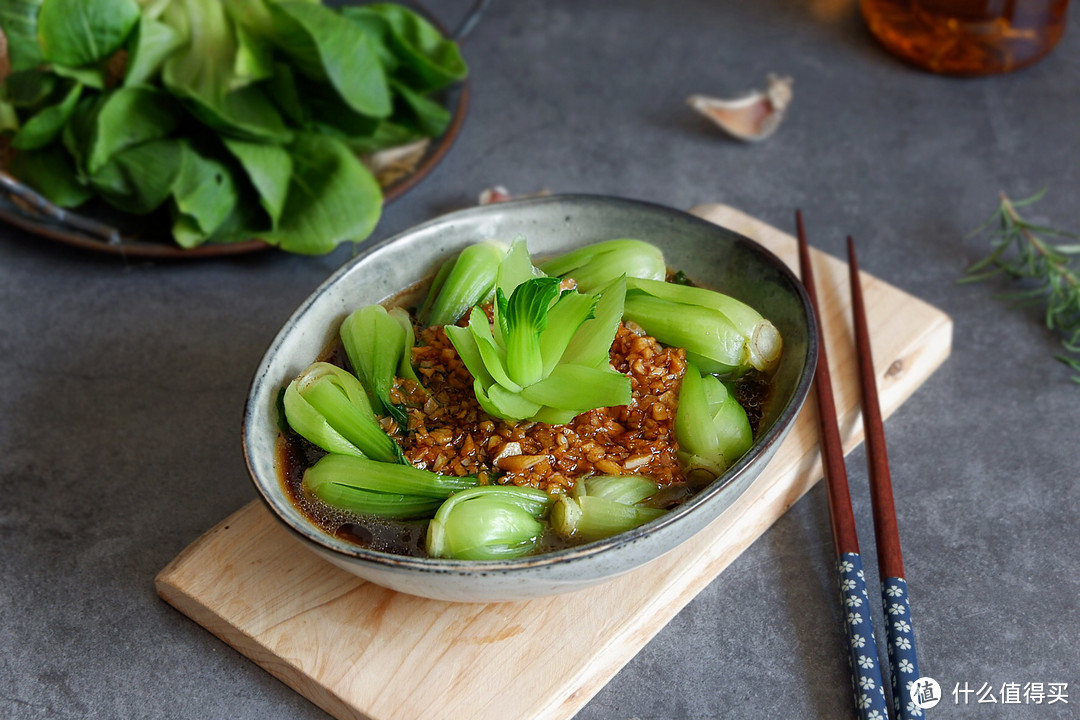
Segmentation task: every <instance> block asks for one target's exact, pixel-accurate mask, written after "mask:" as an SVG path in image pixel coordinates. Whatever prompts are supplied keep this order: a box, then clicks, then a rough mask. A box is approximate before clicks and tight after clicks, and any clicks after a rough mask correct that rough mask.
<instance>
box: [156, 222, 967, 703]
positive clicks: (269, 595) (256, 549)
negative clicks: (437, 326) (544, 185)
mask: <svg viewBox="0 0 1080 720" xmlns="http://www.w3.org/2000/svg"><path fill="white" fill-rule="evenodd" d="M692 212H694V213H696V214H698V215H700V216H701V217H704V218H706V219H708V220H711V221H713V222H717V223H718V224H721V225H724V226H727V227H729V228H731V229H733V230H735V231H737V232H740V233H742V234H744V235H747V236H749V237H751V238H754V239H755V240H757V241H758V242H760V243H761V244H763V245H764V246H766V247H767V248H769V249H770V250H772V251H773V252H774V253H776V254H777V255H779V256H780V257H781V258H783V259H784V260H785V262H787V263H788V264H789V265H791V266H792V267H797V266H798V260H797V254H796V245H795V240H794V238H792V237H791V236H790V235H787V234H785V233H782V232H780V231H778V230H776V229H775V228H772V227H769V226H768V225H765V224H763V223H761V222H759V221H757V220H755V219H754V218H752V217H750V216H748V215H745V214H743V213H740V212H738V211H736V210H733V209H731V208H728V207H725V206H722V205H707V206H700V207H697V208H694V209H693V211H692ZM814 268H815V275H816V278H817V282H818V292H819V300H820V302H821V307H822V314H823V316H824V317H823V323H824V327H825V329H826V342H827V343H828V347H829V351H830V368H831V370H832V375H833V378H834V384H835V391H836V404H837V408H838V412H839V416H840V432H841V436H842V438H843V441H844V447H845V450H846V451H850V450H851V449H852V448H853V447H855V446H856V445H857V444H858V443H859V442H861V441H862V428H861V424H860V422H859V409H858V397H859V389H858V380H857V378H858V375H857V366H856V364H855V363H856V361H855V356H854V350H853V343H852V327H851V319H850V317H851V313H850V307H849V302H848V297H849V295H848V288H847V282H848V281H847V271H846V266H845V264H844V263H843V262H841V261H840V260H838V259H836V258H832V257H829V256H826V255H823V254H821V253H815V254H814ZM863 294H864V297H865V301H866V306H867V311H868V315H869V319H870V324H871V327H872V328H873V331H874V354H875V357H876V358H877V364H876V374H877V377H878V385H879V390H880V394H881V408H882V413H883V414H884V415H885V416H886V417H887V416H888V415H889V414H891V413H892V411H893V410H895V409H896V408H897V407H899V406H900V404H901V403H902V402H903V401H904V400H905V399H906V398H907V397H908V396H909V395H910V394H911V393H912V392H914V391H915V389H916V388H917V387H918V386H919V385H920V384H921V383H922V382H923V381H924V380H925V379H926V378H927V377H928V376H929V375H930V374H931V373H932V372H933V371H934V370H935V369H936V368H937V367H938V366H939V365H940V364H941V363H942V362H943V361H944V360H945V358H946V357H948V354H949V350H950V346H951V340H952V322H951V320H950V319H949V318H948V316H946V315H945V314H943V313H942V312H940V311H939V310H937V309H935V308H933V307H931V306H930V305H927V304H926V303H924V302H922V301H920V300H918V299H916V298H913V297H911V296H910V295H907V294H905V293H903V292H901V291H900V290H898V289H897V288H894V287H892V286H890V285H888V284H886V283H884V282H882V281H880V280H877V279H875V278H872V277H870V276H868V275H865V274H864V275H863ZM814 412H816V410H815V407H814V403H813V401H812V400H810V401H808V403H807V407H806V410H805V411H804V412H803V414H802V415H801V416H800V418H799V420H798V421H797V423H796V425H795V427H794V428H793V429H792V432H791V434H790V435H789V436H788V438H787V440H786V441H785V442H784V444H783V445H782V446H781V447H780V448H779V450H778V451H777V454H776V456H775V457H774V459H773V461H772V462H771V464H770V465H769V467H768V468H767V469H766V470H765V472H763V473H762V474H761V476H760V477H759V478H758V479H757V480H756V481H755V482H754V484H753V485H751V486H750V487H749V488H748V489H747V491H746V492H745V493H744V494H743V496H742V497H740V498H739V499H738V500H737V501H736V502H735V503H734V504H733V505H732V506H731V507H730V508H728V510H727V511H726V512H725V513H724V514H723V515H722V516H720V517H719V518H717V519H716V520H715V521H714V522H713V523H712V524H710V525H709V526H708V527H707V528H706V529H705V530H703V531H702V532H701V533H700V534H699V535H697V536H696V537H695V538H693V539H692V540H691V541H690V542H688V543H686V544H684V545H683V546H682V547H680V548H677V549H676V550H674V551H672V552H671V553H669V554H667V555H665V556H663V557H661V558H660V559H658V560H656V561H654V562H652V563H650V564H649V565H647V566H646V567H643V568H641V569H639V570H637V571H635V572H633V573H630V574H628V575H625V576H623V577H621V578H618V579H616V580H613V581H611V582H609V583H606V584H603V585H600V586H597V587H594V588H590V589H588V590H582V591H579V592H575V593H570V594H567V595H561V596H556V597H552V598H544V599H540V600H533V601H529V602H520V603H499V604H490V605H483V604H455V603H447V602H440V601H434V600H424V599H421V598H415V597H411V596H408V595H402V594H398V593H394V592H392V591H389V590H385V589H383V588H380V587H378V586H376V585H372V584H370V583H367V582H365V581H362V580H359V579H357V578H355V577H353V576H352V575H349V574H347V573H345V572H344V571H342V570H339V569H338V568H336V567H334V566H332V565H330V564H328V563H325V562H324V561H322V560H320V559H319V558H317V557H316V556H315V555H314V554H312V553H310V552H309V551H308V550H306V549H305V548H304V547H302V546H301V545H300V544H299V542H298V541H296V540H295V539H294V538H293V537H292V536H291V535H290V534H289V533H288V531H286V530H285V529H283V528H282V527H281V526H280V525H278V523H277V522H276V521H275V520H274V519H273V518H272V517H271V516H270V514H269V512H268V511H267V510H266V509H265V508H264V507H263V505H262V504H261V503H260V502H259V501H254V502H252V503H250V504H248V505H246V506H245V507H243V508H241V509H240V510H239V511H237V512H236V513H234V514H233V515H231V516H230V517H228V518H227V519H225V520H224V521H222V522H221V523H220V524H219V525H217V526H216V527H215V528H213V529H212V530H210V531H209V532H207V533H206V534H205V535H204V536H202V537H201V538H199V539H198V540H197V541H195V542H194V543H193V544H192V545H191V546H190V547H188V548H187V549H186V550H185V551H184V552H183V553H181V554H180V555H179V556H178V557H177V558H176V559H175V560H173V562H171V563H170V564H169V565H168V566H167V567H165V568H164V569H163V570H162V571H161V573H159V575H158V577H157V580H156V586H157V590H158V593H159V594H160V595H161V597H162V598H164V599H165V600H166V601H167V602H169V603H171V604H172V605H173V606H175V607H176V608H177V609H179V610H180V611H181V612H183V613H184V614H186V615H188V616H189V617H191V618H192V619H194V620H195V621H196V622H198V623H199V624H201V625H203V626H204V627H206V628H207V629H208V630H210V631H211V632H212V633H214V634H215V635H217V636H218V637H220V638H221V639H222V640H224V641H225V642H227V643H228V644H229V645H232V646H233V647H234V648H236V649H237V650H239V651H240V652H241V653H243V654H244V655H246V656H248V657H249V658H251V659H252V660H253V661H255V662H256V663H258V664H259V665H260V666H262V667H263V668H265V669H266V670H267V671H268V672H270V673H272V674H273V675H274V676H275V677H277V678H279V679H281V680H282V681H283V682H285V683H287V684H288V685H289V686H290V687H292V688H294V689H296V690H297V691H298V692H300V693H302V694H303V695H304V696H306V697H307V698H309V699H310V700H311V701H312V702H314V703H316V704H318V705H319V706H320V707H322V708H323V709H325V710H326V711H327V712H329V713H330V714H331V715H334V716H335V717H338V718H342V719H345V718H366V719H369V720H418V719H424V720H426V719H429V718H447V719H449V718H455V719H456V718H463V717H468V718H472V719H473V720H513V719H514V718H530V719H535V720H562V719H565V718H570V717H572V716H573V715H574V714H575V713H576V712H577V711H578V710H579V709H580V708H581V707H582V706H583V705H584V704H585V703H586V702H587V701H588V699H589V698H591V697H592V696H593V695H594V694H595V693H596V692H597V691H598V690H599V689H600V688H601V687H602V686H603V685H604V684H605V683H606V682H607V681H608V680H609V679H610V678H611V677H612V676H613V675H614V674H615V673H616V672H618V670H619V668H621V667H622V666H623V665H624V664H625V663H626V662H627V661H628V660H629V659H630V658H631V657H633V656H634V654H636V653H637V652H638V650H640V649H641V648H642V646H644V645H645V643H647V642H648V641H649V639H650V638H652V637H653V635H655V634H656V632H657V631H658V630H659V629H660V628H661V627H663V626H664V625H665V624H666V623H667V622H668V621H669V620H670V619H671V618H672V617H674V616H675V614H676V613H678V612H679V610H681V609H682V608H683V607H684V606H685V605H686V603H688V602H689V601H690V600H691V599H692V598H693V597H694V596H695V595H696V594H697V593H698V592H700V591H701V590H702V588H704V587H705V586H706V585H707V584H708V583H709V582H710V581H711V580H712V579H713V578H715V577H716V576H717V575H718V574H719V573H720V572H721V571H722V570H723V569H724V568H725V567H727V565H728V564H729V563H731V562H732V560H734V559H735V558H736V557H737V556H738V555H739V553H741V552H742V551H743V550H744V549H745V548H746V547H748V546H749V545H750V544H751V543H752V542H753V541H754V540H755V539H756V538H757V537H758V536H760V535H761V533H763V532H764V531H765V530H766V529H767V528H768V527H769V526H770V525H772V524H773V523H774V522H775V521H776V520H777V519H778V518H779V517H780V516H781V515H783V513H784V512H785V511H786V510H787V509H788V508H789V507H791V505H792V504H793V503H794V502H795V501H796V500H798V499H799V498H800V497H801V496H802V495H803V493H805V492H806V491H807V490H808V489H809V488H810V487H811V486H813V484H814V483H816V482H817V481H818V480H819V479H820V478H821V465H820V461H819V457H818V435H817V429H816V423H815V422H814V415H813V413H814ZM552 638H573V644H572V645H570V646H568V645H566V644H565V643H561V642H552ZM492 668H498V672H497V673H496V674H495V675H492V673H491V672H490V671H491V669H492ZM537 668H542V669H543V670H542V672H537ZM493 678H514V683H513V684H512V685H511V684H510V683H508V682H500V681H498V680H497V679H493Z"/></svg>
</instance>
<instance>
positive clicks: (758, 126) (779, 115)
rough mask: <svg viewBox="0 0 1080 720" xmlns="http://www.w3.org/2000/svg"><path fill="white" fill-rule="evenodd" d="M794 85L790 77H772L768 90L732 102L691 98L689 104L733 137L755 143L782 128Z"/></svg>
mask: <svg viewBox="0 0 1080 720" xmlns="http://www.w3.org/2000/svg"><path fill="white" fill-rule="evenodd" d="M793 82H794V81H793V80H792V79H791V78H790V77H787V76H783V77H780V76H777V75H771V74H770V75H769V77H768V83H769V84H768V87H767V88H766V89H765V90H755V91H753V92H750V93H747V94H745V95H741V96H739V97H736V98H732V99H730V100H724V99H721V98H714V97H709V96H707V95H692V96H691V97H690V98H688V99H687V103H688V104H689V105H690V107H692V108H694V109H695V110H697V111H698V112H699V113H701V114H702V115H704V116H705V117H707V118H709V120H711V121H712V122H714V123H715V124H716V125H718V126H719V127H720V128H721V129H722V130H724V131H725V132H727V133H728V134H729V135H731V136H732V137H735V138H738V139H739V140H746V141H748V142H756V141H759V140H764V139H765V138H767V137H770V136H771V135H772V134H773V133H775V132H776V130H777V128H779V127H780V122H781V121H782V120H783V119H784V113H785V111H786V110H787V107H788V105H789V104H790V103H791V98H792V84H793Z"/></svg>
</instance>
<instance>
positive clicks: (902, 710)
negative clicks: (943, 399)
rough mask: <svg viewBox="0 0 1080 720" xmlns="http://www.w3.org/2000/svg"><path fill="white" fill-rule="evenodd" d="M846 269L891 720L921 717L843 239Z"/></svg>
mask: <svg viewBox="0 0 1080 720" xmlns="http://www.w3.org/2000/svg"><path fill="white" fill-rule="evenodd" d="M847 250H848V268H849V271H850V273H851V276H850V277H851V312H852V317H853V319H854V321H855V349H856V354H857V355H858V360H859V378H860V383H859V384H860V387H861V390H862V412H863V429H864V430H865V433H866V455H867V464H868V466H869V470H870V501H871V504H872V506H873V515H874V542H875V543H876V544H877V555H878V575H879V577H880V578H881V603H882V607H883V608H884V609H885V633H886V640H887V642H888V651H889V669H890V671H891V675H892V694H893V707H894V708H895V710H896V715H895V717H896V718H897V720H913V719H914V718H921V717H923V712H922V710H920V709H918V708H916V707H915V706H914V705H913V704H912V703H909V702H908V700H909V698H908V690H907V687H908V683H909V682H913V681H915V680H917V679H918V678H919V677H920V676H919V661H918V659H917V658H916V656H915V636H914V634H913V632H912V625H913V623H912V620H911V604H910V602H909V601H908V592H907V582H906V580H905V575H904V558H903V554H902V553H901V552H900V531H899V528H898V527H897V522H896V505H895V502H894V500H893V492H892V476H891V474H890V473H889V456H888V451H887V450H886V448H885V429H884V425H883V423H882V421H881V405H880V403H879V400H878V391H877V380H876V378H875V373H874V358H873V355H872V354H871V352H870V331H869V329H868V328H867V326H866V304H865V303H864V302H863V293H862V282H861V280H860V279H859V262H858V259H857V258H856V257H855V241H854V240H852V239H851V238H850V237H848V239H847Z"/></svg>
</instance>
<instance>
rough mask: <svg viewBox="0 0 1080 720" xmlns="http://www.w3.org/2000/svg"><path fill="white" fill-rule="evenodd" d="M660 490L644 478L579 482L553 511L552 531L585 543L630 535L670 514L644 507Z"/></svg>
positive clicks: (615, 477) (624, 476)
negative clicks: (619, 535)
mask: <svg viewBox="0 0 1080 720" xmlns="http://www.w3.org/2000/svg"><path fill="white" fill-rule="evenodd" d="M659 489H660V486H659V485H657V484H656V483H654V482H653V481H652V480H650V479H649V478H646V477H642V476H640V475H623V476H617V475H606V476H599V477H591V478H586V479H585V480H583V481H581V480H579V481H578V483H577V485H576V486H575V487H574V492H573V493H572V494H569V495H563V496H561V497H560V498H559V499H558V501H556V502H555V504H554V505H553V506H552V508H551V527H552V529H554V530H555V532H557V533H558V534H560V535H562V536H563V537H577V538H580V539H582V540H600V539H602V538H606V537H609V536H611V535H615V534H617V533H621V532H626V531H627V530H631V529H633V528H636V527H638V526H639V525H644V524H645V523H647V522H649V521H650V520H655V519H656V518H658V517H660V516H661V515H663V514H665V512H667V511H666V510H661V509H658V508H653V507H647V506H645V505H641V504H639V503H641V502H642V501H644V500H646V499H647V498H649V497H651V496H652V495H654V494H655V493H656V492H657V491H658V490H659Z"/></svg>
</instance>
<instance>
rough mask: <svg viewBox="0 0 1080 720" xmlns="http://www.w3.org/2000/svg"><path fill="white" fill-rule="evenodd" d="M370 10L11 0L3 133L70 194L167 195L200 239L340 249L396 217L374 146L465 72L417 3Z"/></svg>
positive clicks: (414, 119)
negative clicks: (365, 156)
mask: <svg viewBox="0 0 1080 720" xmlns="http://www.w3.org/2000/svg"><path fill="white" fill-rule="evenodd" d="M354 10H356V9H355V8H354ZM352 15H353V13H346V12H344V11H343V10H341V9H339V8H336V7H333V8H332V7H328V6H324V5H322V4H321V3H320V2H317V1H314V2H313V1H308V0H286V1H278V0H94V1H93V2H86V1H85V0H9V1H8V2H6V3H3V4H2V5H0V29H2V30H3V31H4V34H5V36H6V38H7V43H8V52H9V58H10V60H11V63H12V69H13V72H12V73H11V74H10V75H9V76H8V77H7V78H6V79H5V81H4V83H3V85H2V87H0V133H5V134H8V135H11V136H12V146H13V147H14V148H15V149H16V150H18V151H19V152H24V153H32V154H29V155H28V156H27V158H25V159H24V161H21V162H19V163H17V164H18V166H19V167H20V168H22V169H23V170H24V171H26V168H27V167H28V166H29V165H30V163H29V162H28V161H29V160H31V159H34V158H44V159H45V162H46V166H45V167H43V168H42V169H41V170H38V171H35V170H29V171H26V172H23V173H22V175H21V176H20V177H21V178H22V179H23V180H24V181H25V182H27V183H28V184H29V185H30V186H31V187H34V188H35V189H36V190H38V191H39V192H41V193H42V194H44V195H45V196H46V197H48V198H50V199H51V200H53V201H54V202H57V203H61V204H63V205H65V206H73V205H75V204H78V203H81V202H84V201H85V200H87V199H89V197H91V196H92V195H94V194H97V195H99V196H101V197H102V198H104V199H105V200H106V201H107V202H109V203H110V204H112V205H114V206H116V207H117V208H119V209H121V210H123V211H125V212H132V213H147V212H150V211H152V210H153V209H155V208H158V207H160V206H161V205H162V204H166V205H167V206H168V211H169V213H170V214H171V215H172V217H173V236H174V238H175V240H176V241H177V242H178V243H179V244H180V245H182V246H183V247H194V246H195V245H198V244H202V243H205V242H233V241H238V240H245V239H249V238H251V237H259V238H262V239H264V240H266V241H267V242H269V243H273V244H277V245H279V246H280V247H282V248H283V249H285V250H287V251H289V252H296V253H303V254H321V253H326V252H329V251H331V250H333V249H334V248H335V247H337V246H338V245H339V244H341V243H343V242H348V241H355V242H358V241H360V240H363V239H364V238H365V237H367V236H368V235H369V234H370V233H371V231H372V230H373V229H374V227H375V225H376V224H377V222H378V220H379V216H380V213H381V208H382V189H381V188H380V187H379V183H378V182H377V181H376V179H375V177H374V176H373V175H372V173H371V172H370V171H369V170H368V169H367V167H366V166H365V164H364V163H363V162H362V161H361V159H360V158H359V157H357V153H366V152H374V151H376V150H380V149H383V148H386V147H389V146H391V145H394V144H403V143H405V142H409V141H412V140H416V139H419V138H423V137H432V136H436V135H438V134H440V133H442V132H444V131H445V128H446V127H447V125H448V123H449V119H450V115H449V112H448V111H447V109H446V108H445V107H444V106H443V105H442V104H441V103H440V102H439V101H438V100H437V99H435V98H433V97H431V93H432V92H433V91H435V90H437V89H440V88H443V87H445V86H446V85H447V84H448V83H450V82H455V81H457V80H460V79H462V78H463V77H464V76H465V65H464V63H463V62H462V60H461V56H460V54H459V53H458V51H457V46H456V45H455V44H454V43H453V42H452V41H450V40H447V39H446V38H443V37H442V36H441V35H440V34H439V33H438V32H437V31H436V30H435V29H434V28H433V27H432V26H431V25H430V24H429V23H427V22H426V21H424V20H423V19H422V18H420V17H419V16H416V15H415V14H414V13H412V12H411V11H407V10H404V9H396V8H395V6H392V5H379V6H371V7H368V8H365V9H363V11H362V12H357V13H355V17H353V16H352ZM118 68H122V72H123V74H122V77H119V78H118V77H115V75H117V74H118V73H119V70H118ZM144 145H145V146H148V147H146V148H143V146H144ZM38 150H48V151H49V152H47V153H37V152H36V151H38ZM57 151H59V152H57ZM64 154H66V155H67V156H68V157H67V158H65V157H64ZM152 172H153V173H160V172H164V174H163V175H155V176H153V177H151V173H152ZM64 174H66V175H67V177H63V175H64ZM144 185H145V187H144ZM467 307H468V306H466V308H463V310H462V311H464V309H467Z"/></svg>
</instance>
